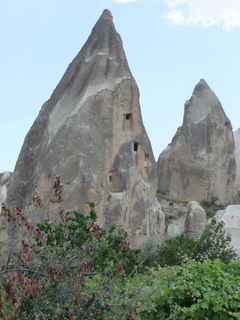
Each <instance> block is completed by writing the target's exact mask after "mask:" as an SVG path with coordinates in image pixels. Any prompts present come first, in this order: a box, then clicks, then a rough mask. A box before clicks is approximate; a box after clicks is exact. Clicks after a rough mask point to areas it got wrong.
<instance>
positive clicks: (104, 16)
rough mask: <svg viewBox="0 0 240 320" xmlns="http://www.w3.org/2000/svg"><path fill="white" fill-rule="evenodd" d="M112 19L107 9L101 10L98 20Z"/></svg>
mask: <svg viewBox="0 0 240 320" xmlns="http://www.w3.org/2000/svg"><path fill="white" fill-rule="evenodd" d="M112 18H113V16H112V14H111V12H110V11H109V10H108V9H105V10H103V13H102V15H101V16H100V19H112Z"/></svg>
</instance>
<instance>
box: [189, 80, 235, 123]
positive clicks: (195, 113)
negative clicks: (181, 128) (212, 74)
mask: <svg viewBox="0 0 240 320" xmlns="http://www.w3.org/2000/svg"><path fill="white" fill-rule="evenodd" d="M207 117H210V118H212V117H217V118H219V119H223V118H224V119H225V120H224V121H227V122H230V121H229V119H228V118H227V116H226V114H225V112H224V110H223V108H222V105H221V102H220V101H219V99H218V97H217V96H216V94H215V93H214V92H213V91H212V89H211V88H210V87H209V85H208V84H207V82H206V81H205V80H204V79H201V80H200V81H199V82H198V83H197V85H196V86H195V88H194V90H193V93H192V96H191V98H190V99H189V100H187V101H186V103H185V112H184V124H187V125H191V124H194V123H198V122H200V121H203V119H205V118H207ZM211 121H212V120H211Z"/></svg>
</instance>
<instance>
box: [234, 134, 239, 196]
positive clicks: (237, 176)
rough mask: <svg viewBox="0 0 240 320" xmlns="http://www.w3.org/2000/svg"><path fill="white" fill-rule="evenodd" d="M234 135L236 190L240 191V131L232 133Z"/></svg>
mask: <svg viewBox="0 0 240 320" xmlns="http://www.w3.org/2000/svg"><path fill="white" fill-rule="evenodd" d="M233 135H234V142H235V158H236V166H237V173H236V189H237V191H240V129H237V130H236V131H234V133H233Z"/></svg>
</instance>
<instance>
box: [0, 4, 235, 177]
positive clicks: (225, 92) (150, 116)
mask: <svg viewBox="0 0 240 320" xmlns="http://www.w3.org/2000/svg"><path fill="white" fill-rule="evenodd" d="M104 9H109V10H110V11H111V12H112V15H113V21H114V24H115V27H116V29H117V31H118V32H119V34H120V35H121V38H122V40H123V46H124V49H125V53H126V56H127V59H128V63H129V66H130V69H131V71H132V74H133V76H134V78H135V79H136V82H137V84H138V87H139V90H140V103H141V111H142V116H143V122H144V125H145V127H146V130H147V132H148V135H149V138H150V141H151V143H152V147H153V151H154V154H155V158H156V160H157V158H158V156H159V154H160V152H161V151H162V150H163V149H164V148H165V147H166V146H167V145H168V143H170V142H171V140H172V137H173V136H174V134H175V132H176V130H177V128H178V127H179V126H180V125H181V124H182V119H183V110H184V102H185V101H186V100H187V99H188V98H189V97H190V96H191V94H192V91H193V89H194V86H195V85H196V84H197V83H198V81H199V80H200V79H201V78H204V79H205V80H206V81H207V83H208V84H209V86H210V87H211V88H212V90H213V91H214V92H215V93H216V95H217V96H218V98H219V99H220V101H221V103H222V105H223V108H224V110H225V112H226V114H227V116H228V117H229V119H230V120H231V122H232V125H233V129H234V130H236V129H238V128H239V127H240V62H239V60H240V1H239V0H228V1H226V0H135V1H134V0H132V1H128V0H115V1H114V0H34V1H32V0H9V1H6V0H0V40H1V50H0V83H1V90H0V101H1V104H0V110H1V113H0V137H1V156H0V172H4V171H13V169H14V166H15V163H16V160H17V158H18V154H19V152H20V149H21V146H22V144H23V141H24V137H25V136H26V134H27V132H28V130H29V129H30V127H31V125H32V123H33V121H34V120H35V118H36V117H37V115H38V112H39V111H40V108H41V106H42V104H43V103H44V102H45V101H46V100H48V98H49V97H50V95H51V93H52V91H53V90H54V88H55V87H56V85H57V84H58V82H59V81H60V79H61V77H62V75H63V73H64V71H65V70H66V68H67V66H68V64H69V63H70V62H71V61H72V60H73V58H74V57H75V56H76V54H77V53H78V52H79V51H80V49H81V47H82V46H83V45H84V43H85V41H86V40H87V38H88V36H89V34H90V32H91V30H92V28H93V26H94V24H95V23H96V21H97V19H98V18H99V16H100V15H101V13H102V11H103V10H104Z"/></svg>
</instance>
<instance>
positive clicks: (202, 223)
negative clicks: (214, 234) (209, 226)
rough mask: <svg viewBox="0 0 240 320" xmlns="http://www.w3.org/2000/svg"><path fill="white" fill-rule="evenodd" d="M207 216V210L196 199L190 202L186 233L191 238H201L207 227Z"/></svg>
mask: <svg viewBox="0 0 240 320" xmlns="http://www.w3.org/2000/svg"><path fill="white" fill-rule="evenodd" d="M206 223H207V218H206V212H205V210H204V209H203V208H202V207H201V206H200V204H199V203H198V202H196V201H190V202H189V204H188V210H187V217H186V221H185V232H184V233H185V234H186V235H187V236H188V237H189V238H191V239H199V238H200V237H201V235H202V233H203V231H204V229H205V227H206Z"/></svg>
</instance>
